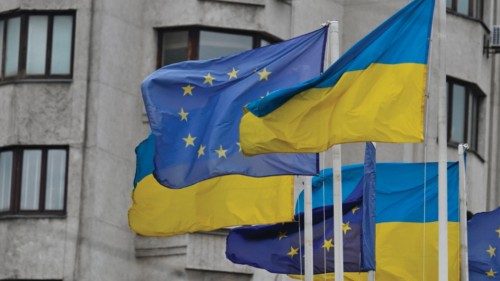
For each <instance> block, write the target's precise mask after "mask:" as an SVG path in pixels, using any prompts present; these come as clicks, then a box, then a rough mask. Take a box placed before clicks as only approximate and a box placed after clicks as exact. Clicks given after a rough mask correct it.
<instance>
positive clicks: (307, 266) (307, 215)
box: [299, 176, 314, 281]
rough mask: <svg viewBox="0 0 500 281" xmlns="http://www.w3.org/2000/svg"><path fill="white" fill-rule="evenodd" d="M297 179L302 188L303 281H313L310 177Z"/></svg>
mask: <svg viewBox="0 0 500 281" xmlns="http://www.w3.org/2000/svg"><path fill="white" fill-rule="evenodd" d="M299 179H300V183H301V185H302V187H303V188H304V277H305V281H313V275H314V265H313V230H312V183H311V177H306V176H301V177H300V178H299ZM299 258H302V257H299Z"/></svg>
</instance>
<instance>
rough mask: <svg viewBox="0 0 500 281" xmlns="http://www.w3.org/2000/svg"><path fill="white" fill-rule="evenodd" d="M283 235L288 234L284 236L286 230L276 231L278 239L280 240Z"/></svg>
mask: <svg viewBox="0 0 500 281" xmlns="http://www.w3.org/2000/svg"><path fill="white" fill-rule="evenodd" d="M285 237H288V236H286V231H280V232H278V240H281V239H283V238H285Z"/></svg>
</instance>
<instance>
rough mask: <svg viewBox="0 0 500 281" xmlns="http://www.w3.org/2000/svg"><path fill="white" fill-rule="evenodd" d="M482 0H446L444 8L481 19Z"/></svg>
mask: <svg viewBox="0 0 500 281" xmlns="http://www.w3.org/2000/svg"><path fill="white" fill-rule="evenodd" d="M483 1H484V0H446V8H447V9H448V11H452V12H455V13H457V14H460V15H464V16H467V17H471V18H475V19H478V20H482V19H483Z"/></svg>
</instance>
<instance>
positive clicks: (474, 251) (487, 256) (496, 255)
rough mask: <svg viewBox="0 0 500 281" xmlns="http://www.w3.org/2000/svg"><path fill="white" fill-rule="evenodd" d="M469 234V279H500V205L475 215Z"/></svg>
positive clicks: (471, 221)
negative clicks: (492, 209)
mask: <svg viewBox="0 0 500 281" xmlns="http://www.w3.org/2000/svg"><path fill="white" fill-rule="evenodd" d="M467 234H468V236H467V240H468V245H469V280H470V281H482V280H500V252H497V249H500V207H499V208H497V209H496V210H494V211H491V212H484V213H479V214H476V215H474V216H473V217H472V219H471V220H470V221H469V222H468V223H467ZM498 251H500V250H498Z"/></svg>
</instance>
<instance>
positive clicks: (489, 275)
mask: <svg viewBox="0 0 500 281" xmlns="http://www.w3.org/2000/svg"><path fill="white" fill-rule="evenodd" d="M485 273H486V276H488V277H495V274H496V273H497V272H496V271H493V268H490V271H486V272H485Z"/></svg>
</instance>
